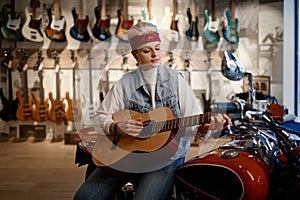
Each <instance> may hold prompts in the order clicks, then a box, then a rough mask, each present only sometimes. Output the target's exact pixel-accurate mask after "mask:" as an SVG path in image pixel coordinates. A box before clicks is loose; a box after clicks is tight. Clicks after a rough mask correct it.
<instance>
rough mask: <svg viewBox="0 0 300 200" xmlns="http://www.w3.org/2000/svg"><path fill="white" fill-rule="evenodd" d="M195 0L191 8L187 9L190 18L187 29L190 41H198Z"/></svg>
mask: <svg viewBox="0 0 300 200" xmlns="http://www.w3.org/2000/svg"><path fill="white" fill-rule="evenodd" d="M195 6H196V3H195V0H192V6H191V8H188V9H187V16H188V20H189V28H188V30H187V31H186V37H187V39H189V40H190V41H198V39H199V30H198V17H197V16H196V15H195Z"/></svg>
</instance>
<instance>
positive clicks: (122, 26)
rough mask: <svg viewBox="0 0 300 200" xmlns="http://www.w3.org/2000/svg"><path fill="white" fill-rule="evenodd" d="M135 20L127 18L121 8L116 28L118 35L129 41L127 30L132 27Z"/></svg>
mask: <svg viewBox="0 0 300 200" xmlns="http://www.w3.org/2000/svg"><path fill="white" fill-rule="evenodd" d="M133 22H134V20H133V19H131V20H125V19H124V16H123V15H122V12H121V9H119V10H118V25H117V28H116V35H117V37H118V38H119V39H120V40H122V41H125V42H128V37H127V32H128V30H129V29H130V28H131V27H132V25H133Z"/></svg>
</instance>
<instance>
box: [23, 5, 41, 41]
mask: <svg viewBox="0 0 300 200" xmlns="http://www.w3.org/2000/svg"><path fill="white" fill-rule="evenodd" d="M25 16H26V21H25V24H24V25H23V27H22V34H23V36H24V38H26V39H27V40H30V41H33V42H42V41H43V40H44V38H43V34H42V32H41V24H42V16H41V15H40V16H39V18H38V19H33V18H32V15H31V14H30V12H29V9H28V7H26V8H25Z"/></svg>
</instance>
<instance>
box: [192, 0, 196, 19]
mask: <svg viewBox="0 0 300 200" xmlns="http://www.w3.org/2000/svg"><path fill="white" fill-rule="evenodd" d="M195 6H196V3H195V0H192V7H191V13H192V21H193V22H195V21H196V16H195V9H196V8H195Z"/></svg>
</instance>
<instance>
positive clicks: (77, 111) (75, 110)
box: [65, 92, 82, 122]
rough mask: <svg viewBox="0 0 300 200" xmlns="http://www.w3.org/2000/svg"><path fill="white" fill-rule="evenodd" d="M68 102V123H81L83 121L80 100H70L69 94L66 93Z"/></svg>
mask: <svg viewBox="0 0 300 200" xmlns="http://www.w3.org/2000/svg"><path fill="white" fill-rule="evenodd" d="M66 100H67V102H68V107H67V109H66V111H65V117H66V120H67V121H75V122H76V121H80V120H81V119H82V112H81V108H80V100H79V99H77V100H76V101H75V102H74V101H73V100H72V99H71V98H70V94H69V92H66Z"/></svg>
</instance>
